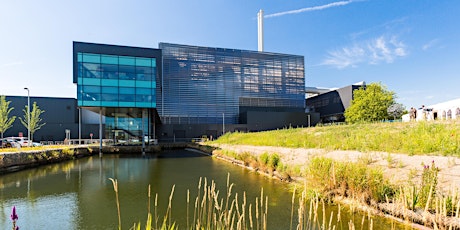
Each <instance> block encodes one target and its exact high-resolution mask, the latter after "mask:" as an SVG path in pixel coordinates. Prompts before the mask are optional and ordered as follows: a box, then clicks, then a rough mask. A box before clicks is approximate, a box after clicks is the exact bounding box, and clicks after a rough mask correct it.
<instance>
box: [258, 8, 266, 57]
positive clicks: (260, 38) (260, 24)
mask: <svg viewBox="0 0 460 230" xmlns="http://www.w3.org/2000/svg"><path fill="white" fill-rule="evenodd" d="M257 41H258V42H257V47H258V50H259V52H263V51H264V11H263V10H259V13H257Z"/></svg>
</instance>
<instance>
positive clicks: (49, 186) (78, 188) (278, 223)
mask: <svg viewBox="0 0 460 230" xmlns="http://www.w3.org/2000/svg"><path fill="white" fill-rule="evenodd" d="M228 177H230V183H233V184H234V186H233V187H232V194H231V195H232V197H234V196H235V194H236V193H237V194H238V199H239V202H240V207H241V203H242V201H243V196H246V199H247V203H248V204H247V206H249V204H252V215H255V209H254V207H255V205H256V198H257V199H258V202H260V198H259V197H260V195H261V192H262V189H263V194H264V195H263V196H264V197H268V200H267V202H266V204H267V205H268V209H267V215H268V217H267V228H268V229H289V228H290V225H291V211H292V207H291V206H292V201H291V200H292V186H291V185H289V184H287V183H284V182H281V181H278V180H276V179H271V178H267V177H264V176H262V175H259V174H258V173H256V172H253V171H250V170H247V169H244V168H241V167H238V166H235V165H233V164H231V163H228V162H225V161H221V160H218V159H214V158H212V157H209V156H207V155H202V154H199V153H196V152H192V151H187V150H169V151H164V152H162V153H160V154H152V155H147V156H145V157H142V156H141V154H130V155H108V154H106V155H104V156H103V157H102V158H99V156H93V157H87V158H82V159H76V160H73V161H67V162H63V163H59V164H52V165H46V166H40V167H37V168H33V169H27V170H23V171H19V172H14V173H9V174H5V175H1V176H0V211H1V215H0V226H11V220H10V218H9V217H10V214H11V209H12V207H13V206H16V209H17V213H18V216H19V220H18V222H17V224H18V226H20V228H21V229H117V227H118V214H117V204H116V194H115V192H114V189H113V185H112V181H111V180H109V178H113V179H117V181H118V190H119V193H118V195H119V204H120V209H121V212H120V213H121V223H122V226H123V229H130V228H131V227H132V226H133V224H134V223H138V222H141V224H142V228H144V226H145V221H146V219H147V213H148V210H149V208H150V211H151V212H152V214H153V213H154V211H155V210H157V213H158V215H159V216H160V221H161V220H162V217H163V216H164V213H165V211H166V209H167V207H168V201H169V196H170V194H171V191H172V188H173V186H174V194H173V199H172V208H171V216H172V221H173V222H175V223H176V226H178V229H186V226H187V222H188V221H189V222H190V223H191V222H192V221H193V220H189V219H193V215H194V214H193V212H194V207H195V201H196V200H195V199H196V197H197V195H198V185H199V182H200V178H201V196H202V194H203V187H204V183H205V181H206V183H207V184H208V185H210V184H211V181H215V183H216V190H219V196H218V197H219V199H224V200H225V197H226V193H227V178H228ZM149 185H150V186H151V198H150V200H149V197H148V190H149ZM188 192H189V193H190V195H189V197H190V202H189V205H187V193H188ZM155 194H157V195H158V204H157V208H155V205H154V203H155ZM296 200H297V199H296ZM149 202H150V207H149ZM263 202H265V198H264V201H263ZM259 205H260V204H259ZM297 208H298V207H297V204H296V206H295V207H294V209H295V212H294V217H293V224H294V227H293V228H294V229H295V225H296V224H297V219H298V217H297ZM319 209H320V210H321V209H322V205H320V208H319ZM325 211H326V212H325V213H328V214H329V213H331V212H333V213H335V215H337V213H338V207H337V206H335V205H330V206H329V205H327V206H326V207H325ZM307 212H308V210H307ZM187 213H189V214H188V215H187ZM187 216H188V217H187ZM328 216H329V215H328ZM321 217H322V214H320V215H319V219H321ZM327 218H328V219H327V222H329V220H330V219H329V217H327ZM340 218H341V221H340V222H339V223H338V224H337V217H334V218H333V220H332V222H333V224H334V225H338V226H337V227H336V229H348V222H349V220H350V219H351V220H352V221H353V222H354V223H355V225H356V226H359V227H358V228H360V226H361V222H362V221H363V220H364V222H365V224H364V225H365V227H364V229H367V228H368V226H369V223H368V222H367V221H368V217H367V216H364V218H363V215H361V214H359V213H356V212H350V211H347V210H346V209H344V208H343V207H342V209H341V217H340ZM318 222H319V223H321V224H322V223H323V222H322V221H321V220H319V221H318ZM372 222H373V223H372V224H373V227H374V229H387V228H388V227H389V226H391V225H393V226H394V227H395V229H403V228H407V226H402V225H399V224H395V223H393V222H390V220H387V219H384V218H379V217H373V218H372ZM254 225H255V224H254Z"/></svg>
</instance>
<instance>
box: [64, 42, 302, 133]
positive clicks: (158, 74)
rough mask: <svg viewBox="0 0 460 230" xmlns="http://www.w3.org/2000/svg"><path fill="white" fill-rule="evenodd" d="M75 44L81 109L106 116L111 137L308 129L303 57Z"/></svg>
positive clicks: (194, 48)
mask: <svg viewBox="0 0 460 230" xmlns="http://www.w3.org/2000/svg"><path fill="white" fill-rule="evenodd" d="M73 46H74V54H73V64H74V65H73V66H74V71H73V73H74V76H73V81H74V83H76V84H77V101H78V106H80V107H83V108H85V109H88V110H91V111H94V112H98V113H100V114H101V115H102V116H104V117H105V132H104V133H105V138H110V139H114V140H122V139H131V138H138V137H140V136H142V135H145V136H149V138H153V139H154V138H160V139H165V140H166V139H171V138H174V139H175V138H189V137H199V136H201V135H209V136H210V135H214V136H218V135H220V134H222V133H224V132H226V131H234V130H242V131H256V130H266V129H274V128H283V127H286V126H289V125H291V126H302V125H304V126H306V125H308V123H307V118H306V117H307V115H306V114H305V94H304V89H305V74H304V72H305V69H304V58H303V56H299V55H288V54H277V53H269V52H258V51H248V50H237V49H224V48H211V47H200V46H189V45H179V44H170V43H160V44H159V49H152V48H138V47H126V46H115V45H105V44H93V43H83V42H74V44H73ZM260 113H264V114H266V116H264V117H259V118H258V119H255V116H259V115H260ZM256 114H257V115H256ZM270 114H271V115H270Z"/></svg>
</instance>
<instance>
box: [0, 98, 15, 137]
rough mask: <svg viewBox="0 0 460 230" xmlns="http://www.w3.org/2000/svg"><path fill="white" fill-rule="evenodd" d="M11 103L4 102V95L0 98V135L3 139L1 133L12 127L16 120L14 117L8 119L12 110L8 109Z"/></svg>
mask: <svg viewBox="0 0 460 230" xmlns="http://www.w3.org/2000/svg"><path fill="white" fill-rule="evenodd" d="M10 103H11V101H6V97H5V96H4V95H2V96H0V133H1V136H2V139H3V133H5V132H6V130H8V129H9V128H11V127H12V126H13V122H14V120H16V116H12V117H9V115H10V112H11V111H12V110H13V109H14V108H13V107H11V108H9V107H10Z"/></svg>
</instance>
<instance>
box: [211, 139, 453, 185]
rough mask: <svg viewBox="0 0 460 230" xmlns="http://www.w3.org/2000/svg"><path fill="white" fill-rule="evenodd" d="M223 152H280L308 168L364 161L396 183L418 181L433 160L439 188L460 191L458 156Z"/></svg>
mask: <svg viewBox="0 0 460 230" xmlns="http://www.w3.org/2000/svg"><path fill="white" fill-rule="evenodd" d="M218 147H220V148H222V149H227V150H231V151H235V152H239V153H241V152H251V153H253V154H256V155H259V154H262V153H264V152H267V153H277V154H278V155H279V156H280V158H281V161H282V162H283V163H285V164H289V165H305V164H306V163H307V162H308V161H309V159H311V158H312V157H316V156H324V157H328V158H332V159H334V160H339V161H351V162H356V161H365V162H367V163H368V164H369V165H370V166H375V167H380V168H381V169H382V170H383V171H384V174H385V175H386V177H387V178H388V179H390V180H391V181H392V182H394V183H400V182H402V183H405V182H408V178H411V177H412V178H413V179H414V180H417V182H416V184H418V180H419V178H420V176H421V172H422V170H423V164H425V165H430V166H431V162H432V161H434V163H435V165H436V167H438V168H439V169H440V171H439V174H438V178H439V181H438V183H439V187H440V188H441V189H443V190H452V189H458V188H460V159H459V158H457V157H445V156H429V155H414V156H409V155H407V154H399V153H386V152H365V153H363V152H359V151H342V150H334V151H326V150H323V149H304V148H284V147H272V146H250V145H218Z"/></svg>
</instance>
